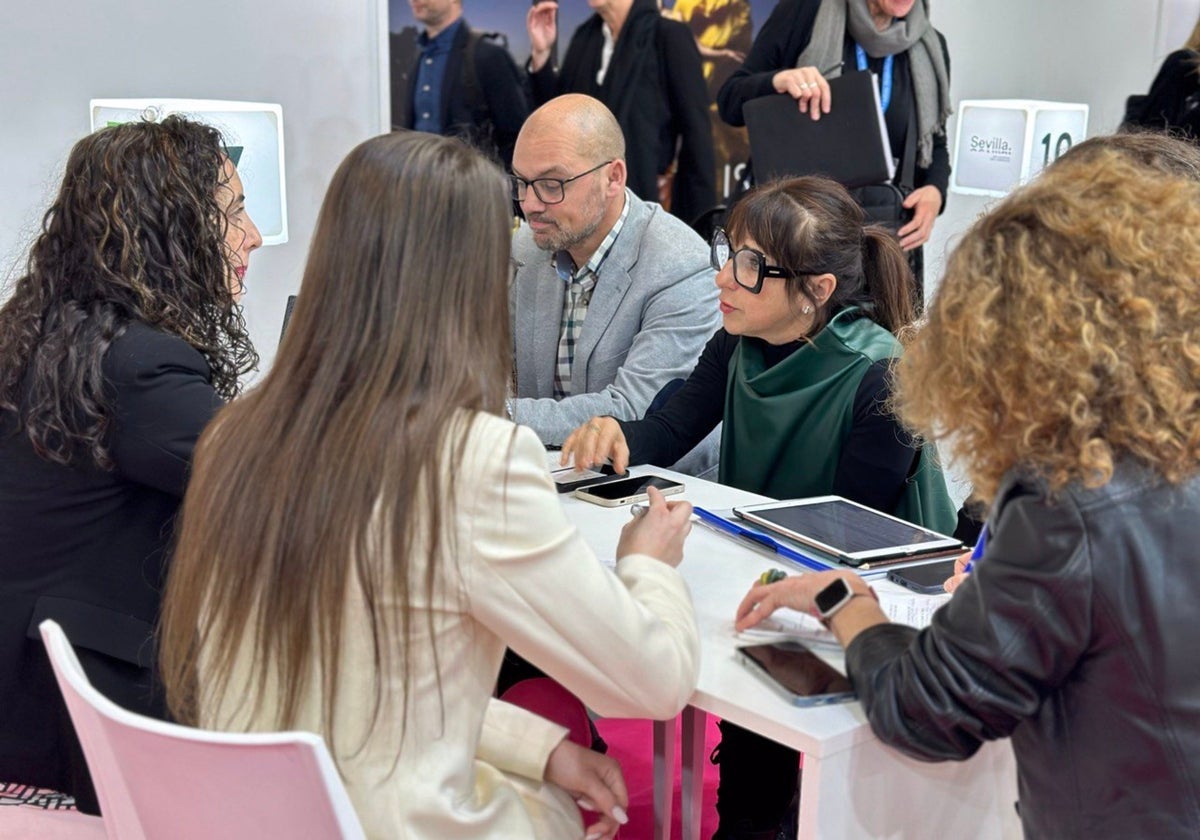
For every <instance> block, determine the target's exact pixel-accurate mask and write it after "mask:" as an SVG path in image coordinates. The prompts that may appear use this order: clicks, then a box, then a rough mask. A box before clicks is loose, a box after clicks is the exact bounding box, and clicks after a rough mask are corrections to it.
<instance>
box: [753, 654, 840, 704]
mask: <svg viewBox="0 0 1200 840" xmlns="http://www.w3.org/2000/svg"><path fill="white" fill-rule="evenodd" d="M737 650H738V653H739V654H740V655H741V658H742V661H743V662H744V663H746V664H747V666H748V667H750V668H751V669H753V670H754V671H755V672H756V673H758V674H760V675H762V676H765V677H767V678H768V679H767V682H768V683H769V684H770V685H771V686H772V687H773V688H775V689H776V690H777V691H779V692H780V693H782V694H783V695H784V696H785V697H786V698H787V699H788V700H790V701H791V702H792V704H793V705H796V706H823V705H825V704H827V703H845V702H848V701H850V700H853V699H854V687H853V686H852V685H851V684H850V680H848V679H846V677H845V675H843V674H842V673H841V672H840V671H838V670H837V669H836V668H834V667H833V666H832V665H830V664H829V663H828V662H826V661H825V660H824V659H821V657H819V656H817V655H816V654H815V653H813V652H812V651H811V650H809V649H808V648H806V647H805V646H804V645H802V644H800V643H799V642H779V643H777V644H773V645H742V646H740V647H738V649H737Z"/></svg>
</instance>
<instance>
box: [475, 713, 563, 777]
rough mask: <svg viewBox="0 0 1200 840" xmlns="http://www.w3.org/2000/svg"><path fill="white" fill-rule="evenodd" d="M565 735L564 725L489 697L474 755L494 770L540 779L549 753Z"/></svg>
mask: <svg viewBox="0 0 1200 840" xmlns="http://www.w3.org/2000/svg"><path fill="white" fill-rule="evenodd" d="M565 737H567V728H566V727H565V726H559V725H558V724H557V723H552V722H550V721H548V720H546V719H545V718H544V717H541V716H539V715H536V714H534V713H533V712H531V711H529V710H527V709H522V708H521V707H520V706H514V705H512V704H511V703H505V702H504V701H503V700H497V699H495V698H492V699H491V700H489V701H488V706H487V709H486V710H485V711H484V714H483V729H482V731H481V732H480V733H479V746H478V747H476V750H475V757H476V758H477V759H479V760H480V761H483V762H485V763H486V764H490V765H492V766H493V767H495V768H497V769H498V770H503V771H505V772H506V773H514V774H516V775H518V776H524V777H525V778H527V779H533V780H534V781H538V782H540V781H542V777H543V775H544V774H545V772H546V762H548V761H549V760H550V753H552V752H554V748H555V747H557V746H558V745H559V744H560V743H562V740H563V738H565Z"/></svg>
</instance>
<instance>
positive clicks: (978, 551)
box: [963, 522, 988, 574]
mask: <svg viewBox="0 0 1200 840" xmlns="http://www.w3.org/2000/svg"><path fill="white" fill-rule="evenodd" d="M987 540H988V530H987V523H986V522H985V523H984V524H983V527H982V528H980V529H979V539H977V540H975V547H974V548H972V549H971V556H970V557H968V558H967V565H965V566H963V574H970V573H971V570H972V569H974V568H975V561H976V560H978V559H979V558H980V557H982V556H983V550H984V549H985V548H986V547H987Z"/></svg>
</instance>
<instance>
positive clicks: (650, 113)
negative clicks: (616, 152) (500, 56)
mask: <svg viewBox="0 0 1200 840" xmlns="http://www.w3.org/2000/svg"><path fill="white" fill-rule="evenodd" d="M589 5H590V6H591V8H592V9H594V10H595V14H593V15H592V16H591V17H590V18H588V19H587V20H586V21H584V22H583V24H582V25H581V26H580V27H579V28H578V29H576V30H575V33H574V34H573V35H572V36H571V43H570V45H569V46H568V47H567V54H566V58H565V59H564V60H563V63H562V67H561V69H560V68H556V67H554V66H553V65H552V64H551V62H550V49H551V47H552V45H553V44H554V41H555V39H556V38H557V37H558V23H557V19H556V13H557V11H558V4H557V3H556V2H553V0H542V2H540V3H538V4H536V5H535V6H534V7H533V8H531V9H530V10H529V12H528V16H527V18H526V27H527V29H528V31H529V42H530V45H531V48H532V55H531V56H530V59H529V68H528V69H529V77H530V81H531V84H532V90H533V105H534V106H535V107H536V106H538V105H542V104H543V103H545V102H547V101H549V100H550V99H552V98H553V97H555V96H557V95H559V94H562V93H586V94H588V95H589V96H593V97H595V98H597V99H599V100H600V101H601V102H603V103H604V104H605V105H607V106H608V108H609V110H611V111H612V112H613V114H614V115H615V116H616V118H617V122H618V123H619V124H620V126H621V131H622V132H623V133H624V135H625V141H626V143H627V144H628V156H627V163H628V169H629V176H628V183H629V188H630V189H631V190H633V192H634V194H635V195H637V196H638V197H639V198H641V199H643V200H644V201H658V199H659V192H658V179H659V176H661V175H665V174H666V173H667V172H668V171H669V170H670V168H671V165H672V163H674V162H676V158H677V157H678V162H677V165H676V169H675V175H674V182H673V184H672V188H671V201H670V207H669V208H668V209H669V210H670V211H671V213H672V214H674V215H675V216H677V217H678V218H680V219H682V220H683V221H684V222H686V223H689V224H690V223H691V222H692V221H694V220H695V219H696V217H697V216H699V215H700V214H701V213H703V212H704V211H706V210H709V209H710V208H712V206H713V205H714V204H715V203H716V187H715V183H716V182H715V178H716V164H715V163H714V158H713V140H712V131H711V129H710V128H709V121H708V102H709V100H708V94H707V91H706V90H705V87H704V73H703V71H702V70H701V67H700V53H699V51H698V50H697V48H696V40H695V38H693V37H692V33H691V31H690V30H689V29H688V28H687V27H686V26H684V25H683V24H682V23H679V22H678V21H674V20H667V19H664V18H663V16H662V14H661V13H660V12H659V8H658V2H657V0H589Z"/></svg>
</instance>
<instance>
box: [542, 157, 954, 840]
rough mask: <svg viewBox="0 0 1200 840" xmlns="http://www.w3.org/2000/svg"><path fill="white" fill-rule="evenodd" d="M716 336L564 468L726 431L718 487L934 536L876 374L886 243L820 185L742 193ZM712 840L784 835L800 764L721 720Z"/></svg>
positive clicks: (898, 263) (586, 441) (810, 181)
mask: <svg viewBox="0 0 1200 840" xmlns="http://www.w3.org/2000/svg"><path fill="white" fill-rule="evenodd" d="M711 253H712V264H713V267H714V268H719V269H720V270H719V272H718V274H717V279H716V283H717V289H718V290H719V292H720V308H721V317H722V319H723V322H724V327H723V328H722V329H721V330H719V331H718V332H717V334H716V335H715V336H714V337H713V338H712V340H711V341H709V343H708V345H707V346H706V347H705V348H704V352H703V354H701V356H700V361H699V362H698V363H697V364H696V369H695V370H694V371H693V372H692V374H691V376H689V377H688V379H687V381H686V382H685V383H684V385H683V387H681V388H680V389H679V390H678V391H676V392H675V394H674V395H673V396H672V397H671V398H670V399H669V400H668V401H667V403H666V404H665V405H664V406H663V407H662V408H661V409H660V410H658V411H656V412H654V413H652V414H650V415H648V416H647V417H646V418H645V419H644V420H641V421H635V422H628V421H624V420H618V419H617V418H614V417H593V418H592V419H590V420H589V421H587V422H586V423H584V424H583V425H582V426H580V427H579V428H578V429H576V430H575V431H574V432H573V433H572V434H571V436H570V437H569V438H567V440H566V442H565V443H564V444H563V453H562V459H563V463H566V462H567V460H568V459H569V458H570V457H571V456H572V455H573V456H574V459H575V465H576V466H578V467H584V468H586V467H590V466H592V465H595V464H597V463H600V462H602V461H604V459H606V458H611V459H612V463H613V466H614V468H616V469H617V470H624V468H625V467H626V465H628V464H643V463H650V464H657V465H667V464H670V463H671V462H672V461H673V460H674V459H676V458H678V457H679V453H683V452H687V451H688V449H690V448H691V447H692V446H694V445H695V442H696V441H698V440H700V439H702V438H703V437H704V436H705V435H707V434H709V433H710V432H711V431H712V430H713V428H714V427H716V425H717V424H718V423H721V422H722V421H724V422H723V426H722V432H721V461H720V481H721V483H722V484H728V485H731V486H733V487H737V488H739V489H742V490H748V491H750V492H752V493H761V494H763V495H765V496H771V497H773V498H777V499H790V498H797V497H803V496H823V495H828V494H836V495H839V496H845V497H846V498H848V499H851V500H853V501H856V502H859V503H861V504H864V505H867V506H869V507H873V508H875V509H876V510H881V511H884V512H885V513H891V514H894V515H896V516H899V517H902V518H904V519H907V520H909V521H911V522H914V523H916V524H918V525H923V526H925V527H927V528H932V529H933V530H937V531H943V532H948V531H949V529H951V528H952V527H953V526H954V507H953V505H952V504H951V503H950V499H949V496H948V495H947V492H946V485H945V480H944V479H943V477H942V474H941V469H940V467H939V465H938V462H937V456H936V451H935V450H934V449H933V447H932V446H931V445H926V446H922V445H921V444H920V442H919V441H916V440H914V439H913V438H912V436H911V435H909V434H908V432H907V431H905V429H904V427H903V426H902V425H901V424H900V422H899V421H898V420H897V419H896V417H895V416H894V415H893V414H892V413H891V411H890V410H889V408H888V404H889V399H890V395H891V386H890V381H889V377H888V374H889V371H890V369H891V366H892V364H893V363H894V361H895V358H896V357H897V356H898V355H900V353H901V351H902V348H901V345H900V343H899V342H898V341H897V340H896V338H895V335H894V334H895V333H897V332H899V331H900V330H902V329H903V328H905V327H906V326H908V324H909V323H910V322H911V321H912V319H913V317H914V315H913V305H912V294H913V291H912V282H913V281H912V273H911V272H910V271H909V269H908V265H907V263H906V262H905V259H904V255H903V253H902V252H901V250H900V248H899V246H898V245H897V244H896V241H895V239H894V238H893V237H892V236H891V235H890V234H889V233H887V232H886V231H884V230H883V229H881V228H878V227H867V228H864V227H863V213H862V209H861V208H860V207H859V206H858V205H857V204H856V203H855V202H854V200H853V199H852V198H851V197H850V194H849V193H847V192H846V190H845V189H844V188H843V187H841V186H840V185H839V184H836V183H834V182H833V181H830V180H829V179H827V178H816V177H806V178H793V179H789V180H785V181H775V182H772V183H770V184H764V185H762V186H759V187H757V188H755V189H754V190H752V191H751V192H749V193H747V194H746V196H745V197H744V198H743V199H742V200H741V201H739V202H738V203H737V204H735V205H734V207H733V209H732V210H731V211H730V215H729V230H728V232H726V231H724V230H720V229H718V231H717V234H716V235H715V236H714V238H713V243H712V252H711ZM714 760H716V761H717V762H718V763H719V764H720V766H721V779H720V786H719V787H718V790H717V813H718V814H719V815H720V827H719V830H718V831H717V834H716V835H715V837H716V838H719V840H750V838H755V840H757V838H766V840H774V838H775V837H776V836H778V835H780V834H781V833H782V834H783V836H794V832H795V828H796V816H795V813H794V811H791V810H790V809H789V805H791V804H794V803H795V802H796V793H797V781H798V768H799V756H798V755H797V753H796V751H795V750H792V749H790V748H788V747H785V746H783V745H781V744H778V743H776V742H774V741H771V740H769V739H767V738H764V737H762V736H761V735H757V734H755V733H753V732H750V731H749V730H746V729H743V728H741V727H739V726H735V725H733V724H731V723H728V722H726V721H722V722H721V745H720V747H719V748H718V751H717V758H715V759H714Z"/></svg>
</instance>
